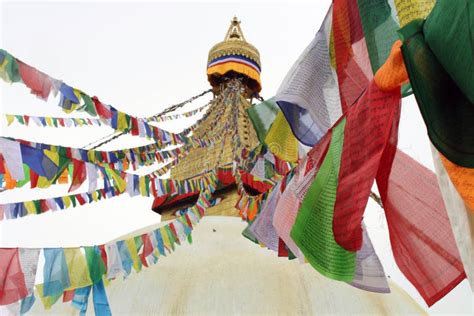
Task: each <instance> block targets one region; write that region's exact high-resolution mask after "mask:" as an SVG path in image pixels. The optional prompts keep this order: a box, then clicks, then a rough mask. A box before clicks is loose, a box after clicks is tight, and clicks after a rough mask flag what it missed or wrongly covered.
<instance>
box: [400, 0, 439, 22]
mask: <svg viewBox="0 0 474 316" xmlns="http://www.w3.org/2000/svg"><path fill="white" fill-rule="evenodd" d="M435 2H436V1H435V0H395V7H396V9H397V14H398V20H399V21H400V27H404V26H405V25H407V24H408V23H410V22H411V21H413V20H416V19H424V18H426V17H427V16H428V14H429V13H430V12H431V9H433V6H434V4H435Z"/></svg>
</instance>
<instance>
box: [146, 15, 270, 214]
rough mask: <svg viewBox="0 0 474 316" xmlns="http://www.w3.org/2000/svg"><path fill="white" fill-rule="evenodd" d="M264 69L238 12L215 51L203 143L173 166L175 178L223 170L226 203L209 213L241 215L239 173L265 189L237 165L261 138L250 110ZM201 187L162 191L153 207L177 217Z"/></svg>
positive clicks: (199, 134) (201, 127) (221, 193)
mask: <svg viewBox="0 0 474 316" xmlns="http://www.w3.org/2000/svg"><path fill="white" fill-rule="evenodd" d="M260 71H261V63H260V54H259V52H258V50H257V49H256V48H255V47H254V46H253V45H251V44H250V43H248V42H247V41H246V40H245V37H244V35H243V32H242V29H241V27H240V21H239V20H238V19H237V17H234V18H233V19H232V20H231V24H230V26H229V29H228V31H227V33H226V36H225V38H224V40H223V41H222V42H220V43H217V44H216V45H214V46H213V47H212V48H211V50H210V51H209V57H208V61H207V77H208V80H209V83H210V84H211V86H212V91H213V95H214V97H213V100H212V101H211V104H210V106H209V109H208V111H207V113H206V115H205V117H204V118H203V119H202V121H201V122H199V123H198V125H197V127H196V128H195V129H194V131H193V137H195V138H196V139H199V140H200V143H199V144H198V145H197V146H196V145H194V146H192V147H191V148H190V149H189V150H188V151H187V153H186V156H185V157H182V158H180V159H179V162H178V163H177V164H176V165H175V166H174V167H173V168H172V169H171V179H174V180H186V179H195V178H199V177H202V176H205V175H206V174H209V173H210V172H215V173H216V174H217V178H218V180H219V181H218V186H217V190H216V191H215V192H214V197H216V198H219V199H220V203H219V204H218V205H216V206H215V207H212V208H210V209H208V211H207V215H227V216H238V215H239V214H238V211H237V209H236V208H235V207H234V206H235V203H236V202H237V199H238V194H237V185H236V178H235V177H236V176H237V177H239V179H240V180H242V182H244V183H243V185H245V186H246V187H247V188H248V189H249V191H252V190H256V193H260V190H259V189H258V188H261V185H254V184H255V183H258V180H255V181H254V180H253V178H252V177H251V176H248V175H244V177H242V178H241V177H240V176H241V175H242V173H243V171H242V170H241V169H240V168H239V171H237V169H238V168H237V167H238V162H239V161H240V157H241V156H242V155H246V154H248V153H249V152H251V151H252V150H254V149H255V148H256V147H257V146H258V145H259V144H260V142H259V139H258V137H257V133H256V131H255V129H254V127H253V125H252V122H251V120H250V118H249V116H248V114H247V109H249V108H250V107H251V106H252V100H253V99H254V98H258V97H259V92H260V90H261V82H260ZM203 143H204V145H203ZM237 173H238V174H237ZM198 193H199V192H198V191H196V192H191V193H187V194H181V195H174V196H170V197H166V198H162V197H158V198H156V199H155V201H154V203H153V206H152V209H153V210H154V211H156V212H158V213H160V214H161V215H162V220H169V219H172V218H174V216H175V213H174V212H176V210H178V209H182V208H183V207H186V206H187V205H189V206H190V205H192V204H193V203H194V202H195V200H196V199H197V196H198Z"/></svg>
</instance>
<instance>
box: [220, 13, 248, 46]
mask: <svg viewBox="0 0 474 316" xmlns="http://www.w3.org/2000/svg"><path fill="white" fill-rule="evenodd" d="M231 40H239V41H244V42H246V40H245V37H244V33H242V29H241V28H240V21H239V20H238V19H237V17H236V16H234V18H233V19H232V20H231V21H230V26H229V30H228V31H227V34H226V36H225V38H224V41H231Z"/></svg>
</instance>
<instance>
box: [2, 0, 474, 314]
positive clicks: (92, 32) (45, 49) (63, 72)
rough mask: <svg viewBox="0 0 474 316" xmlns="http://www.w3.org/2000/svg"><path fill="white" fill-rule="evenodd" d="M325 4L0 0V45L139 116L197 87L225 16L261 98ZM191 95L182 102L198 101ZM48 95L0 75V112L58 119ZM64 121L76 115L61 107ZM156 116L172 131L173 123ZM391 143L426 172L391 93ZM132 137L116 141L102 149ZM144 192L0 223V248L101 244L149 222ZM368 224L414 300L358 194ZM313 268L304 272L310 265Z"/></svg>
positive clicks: (45, 137) (424, 156) (203, 85)
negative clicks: (240, 37)
mask: <svg viewBox="0 0 474 316" xmlns="http://www.w3.org/2000/svg"><path fill="white" fill-rule="evenodd" d="M330 2H331V1H327V0H326V1H315V2H312V3H294V2H292V3H277V4H275V3H273V4H271V3H269V2H258V3H254V2H247V3H228V2H225V3H222V2H219V3H217V2H214V3H181V2H179V3H156V2H109V1H108V2H107V3H93V2H76V3H73V2H67V3H66V2H64V1H62V2H39V1H35V2H20V1H15V2H14V1H3V2H1V1H0V3H1V4H2V5H1V6H0V29H1V32H0V47H1V48H3V49H5V50H7V51H9V52H10V53H11V54H13V55H14V56H16V57H17V58H19V59H22V60H23V61H25V62H26V63H28V64H30V65H32V66H34V67H36V68H38V69H40V70H42V71H43V72H45V73H47V74H49V75H50V76H52V77H54V78H57V79H62V80H64V81H65V82H66V83H68V84H69V85H71V86H74V87H77V88H79V89H81V90H83V91H84V92H86V93H88V94H89V95H97V96H98V97H99V98H100V99H101V100H102V101H103V102H105V103H108V104H112V105H114V106H115V107H117V108H118V109H120V110H122V111H124V112H127V113H130V114H134V115H136V116H149V115H152V114H155V113H157V112H160V111H161V110H163V109H164V108H166V107H167V106H169V105H171V104H174V103H178V102H180V101H183V100H185V99H187V98H189V97H191V96H193V95H195V94H198V93H200V92H202V91H203V90H205V89H208V88H209V84H208V82H207V80H206V75H205V70H206V62H207V54H208V51H209V49H210V48H211V46H212V45H214V44H215V43H217V42H219V41H221V40H223V38H224V36H225V32H226V31H227V28H228V26H229V22H230V19H231V18H232V17H233V16H234V15H237V17H238V18H239V19H240V20H241V21H242V24H241V27H242V29H243V32H244V35H245V37H246V39H247V41H249V42H250V43H252V44H254V45H255V46H256V47H257V48H258V49H259V51H260V54H261V60H262V85H263V90H262V93H261V94H262V95H263V96H264V97H265V98H269V97H271V96H273V95H274V94H275V92H276V90H277V89H278V86H279V84H280V83H281V81H282V80H283V78H284V76H285V74H286V72H287V71H288V70H289V69H290V67H291V65H292V64H293V62H294V61H295V60H296V59H297V57H298V56H299V54H300V53H301V52H302V51H303V49H304V48H305V47H306V45H308V44H309V42H310V41H311V39H312V38H313V36H314V34H315V33H316V31H317V30H318V29H319V26H320V24H321V22H322V19H323V17H324V15H325V14H326V11H327V9H328V7H329V4H330ZM205 100H206V99H202V100H200V101H197V102H196V103H195V104H193V105H191V106H189V108H193V107H197V106H200V105H202V104H204V102H205ZM57 103H58V100H57V99H50V100H49V101H48V102H47V103H45V102H43V101H41V100H39V99H36V98H35V97H34V96H32V95H30V94H29V91H28V89H27V88H26V87H24V86H23V85H22V84H15V85H11V86H10V85H7V84H5V83H4V82H1V83H0V113H9V114H29V115H40V116H41V115H43V116H48V115H49V116H66V114H64V113H63V112H62V111H60V110H59V108H58V107H57ZM71 116H72V117H78V116H82V115H80V114H77V113H75V114H72V115H71ZM0 122H1V125H0V134H1V135H2V136H12V137H17V138H24V139H27V140H32V141H37V142H45V143H51V144H60V145H65V146H72V147H82V146H84V145H86V144H88V143H89V142H91V141H93V140H95V139H97V138H100V137H102V136H104V135H108V134H110V132H111V130H110V129H109V128H107V127H81V128H76V129H67V128H61V129H54V128H51V129H47V128H35V127H25V126H20V125H18V124H13V125H12V126H10V127H6V122H5V120H4V119H3V118H0ZM173 124H176V125H174V126H173V125H171V126H170V124H166V127H168V128H171V129H175V130H176V129H180V128H182V125H183V124H185V123H183V122H180V123H173ZM400 124H401V126H400V141H399V147H400V148H401V149H402V150H404V151H405V152H407V153H408V154H410V155H411V156H412V157H414V158H415V159H417V160H418V161H420V162H421V163H423V164H424V165H426V166H428V167H429V168H431V169H433V166H432V160H431V153H430V148H429V142H428V138H427V137H426V130H425V127H424V124H423V123H422V120H421V117H420V114H419V111H418V108H417V106H416V103H415V102H414V99H413V98H408V99H404V100H403V108H402V120H401V123H400ZM144 143H146V141H144V140H136V139H135V138H132V137H123V138H121V139H120V140H118V141H116V142H114V143H112V144H110V145H109V146H108V147H107V148H106V147H104V149H111V148H120V147H131V146H135V145H139V144H144ZM66 192H67V187H65V186H58V187H57V188H54V189H53V190H50V189H48V190H24V189H21V190H12V191H10V192H5V193H2V194H0V200H1V202H3V203H5V202H14V201H21V200H25V199H28V200H30V199H34V198H39V197H44V196H48V197H53V196H60V195H64V194H66ZM151 203H152V198H142V197H135V198H133V199H131V198H129V197H127V196H122V197H118V198H113V199H111V200H107V201H104V202H99V203H97V204H91V205H88V206H83V207H80V208H75V209H69V210H65V211H60V212H56V213H54V214H53V213H48V214H44V215H40V216H28V217H25V218H21V219H17V220H12V221H3V222H0V247H5V246H24V247H47V246H49V247H53V246H78V245H91V244H101V243H104V242H107V241H109V240H111V239H114V238H116V237H118V236H120V235H123V234H126V233H129V232H131V231H133V230H135V229H139V228H142V227H145V226H148V225H151V224H155V223H158V222H159V221H160V218H159V215H157V214H155V213H153V212H152V211H151V210H150V207H151ZM366 217H367V218H368V223H367V224H368V227H369V232H370V234H371V236H372V239H373V242H374V244H375V247H376V250H377V253H378V254H379V256H380V257H381V260H382V263H383V265H384V268H385V269H386V272H387V273H388V274H389V275H390V276H391V278H392V279H394V280H395V281H396V282H398V283H399V284H400V285H401V286H402V287H403V288H404V289H405V290H407V291H408V292H409V293H410V295H412V296H413V297H414V298H415V299H416V300H417V301H418V302H419V303H420V305H422V306H424V307H426V305H425V304H424V302H423V301H422V300H421V298H420V296H419V295H418V294H417V293H416V290H414V288H413V287H412V286H411V285H410V284H409V283H408V282H407V281H406V279H405V278H404V277H403V276H402V275H401V273H400V271H399V270H398V269H397V268H396V265H395V263H394V261H393V258H392V256H391V252H390V246H389V241H388V233H387V227H386V224H385V222H384V221H385V220H384V216H383V212H382V211H381V210H380V209H379V208H378V207H377V206H375V205H374V203H373V202H369V207H368V213H367V214H366ZM315 273H316V272H315ZM472 300H473V297H472V295H471V293H470V290H469V286H468V284H467V282H466V281H464V282H463V283H462V284H461V285H460V286H458V288H456V289H455V290H454V291H453V292H452V293H451V294H449V295H448V296H447V297H446V298H445V299H443V300H442V301H441V302H439V303H437V304H436V305H435V306H434V307H432V308H431V309H430V310H429V312H430V313H450V314H453V313H467V314H469V313H470V314H472V311H473V307H472Z"/></svg>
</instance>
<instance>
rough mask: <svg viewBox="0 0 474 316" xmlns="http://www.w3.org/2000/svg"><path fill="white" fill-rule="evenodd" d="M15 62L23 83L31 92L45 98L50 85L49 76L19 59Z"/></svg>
mask: <svg viewBox="0 0 474 316" xmlns="http://www.w3.org/2000/svg"><path fill="white" fill-rule="evenodd" d="M17 62H18V68H19V71H20V76H21V79H22V80H23V83H24V84H25V85H26V86H27V87H28V88H30V89H31V93H32V94H34V95H36V96H38V97H40V98H42V99H44V100H47V99H48V96H49V93H50V91H51V86H52V84H51V80H50V79H49V76H48V75H46V74H44V73H42V72H40V71H38V70H36V69H35V68H33V67H31V66H29V65H27V64H25V63H23V62H21V61H20V60H17Z"/></svg>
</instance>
